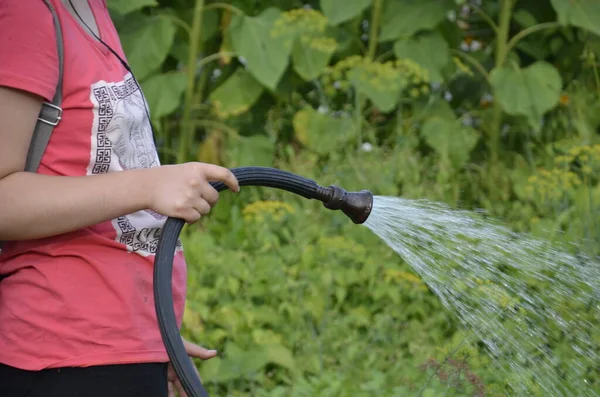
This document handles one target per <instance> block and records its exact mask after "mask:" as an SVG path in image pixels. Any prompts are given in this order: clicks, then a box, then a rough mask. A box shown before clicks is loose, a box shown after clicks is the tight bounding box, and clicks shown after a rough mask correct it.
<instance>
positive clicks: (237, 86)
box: [209, 68, 264, 119]
mask: <svg viewBox="0 0 600 397" xmlns="http://www.w3.org/2000/svg"><path fill="white" fill-rule="evenodd" d="M263 91H264V88H263V86H261V85H260V83H259V82H258V81H256V79H255V78H254V77H252V75H251V74H250V73H249V72H248V71H247V70H246V69H244V68H238V69H237V70H236V71H235V72H234V73H233V74H232V75H231V76H229V78H227V80H225V82H223V83H222V84H221V85H220V86H218V87H217V88H216V89H215V90H214V91H213V92H211V94H210V96H209V99H210V100H211V102H212V103H213V105H214V107H215V111H216V112H217V115H218V116H219V117H220V118H222V119H224V118H227V117H231V116H237V115H240V114H242V113H245V112H247V111H248V109H250V107H251V106H252V105H254V103H256V101H257V100H258V98H259V97H260V95H261V94H262V93H263Z"/></svg>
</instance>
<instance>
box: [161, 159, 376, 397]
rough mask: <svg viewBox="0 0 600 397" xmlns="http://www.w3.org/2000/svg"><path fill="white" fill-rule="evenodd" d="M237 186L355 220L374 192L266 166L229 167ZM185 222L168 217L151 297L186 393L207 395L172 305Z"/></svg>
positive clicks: (367, 210)
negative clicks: (316, 204)
mask: <svg viewBox="0 0 600 397" xmlns="http://www.w3.org/2000/svg"><path fill="white" fill-rule="evenodd" d="M231 171H232V172H233V174H234V175H235V177H236V178H237V180H238V183H239V185H240V186H262V187H270V188H275V189H280V190H285V191H288V192H290V193H295V194H297V195H299V196H302V197H304V198H306V199H314V200H319V201H321V202H322V203H323V206H324V207H325V208H327V209H330V210H341V211H342V212H343V213H344V214H345V215H346V216H347V217H348V218H350V219H351V220H352V222H354V223H355V224H362V223H364V222H365V221H366V220H367V218H368V217H369V215H370V214H371V210H372V208H373V194H372V193H371V192H370V191H368V190H361V191H359V192H347V191H346V190H344V189H343V188H341V187H339V186H329V187H324V186H320V185H318V184H317V183H316V182H315V181H313V180H310V179H307V178H304V177H302V176H299V175H296V174H293V173H290V172H287V171H282V170H279V169H276V168H268V167H240V168H234V169H232V170H231ZM211 185H212V186H213V187H214V188H215V189H216V190H217V191H218V192H221V191H223V190H226V189H227V186H226V185H225V184H224V183H222V182H211ZM184 225H185V222H184V221H183V220H182V219H177V218H168V219H167V221H166V223H165V225H164V228H163V232H162V235H161V237H160V240H159V242H158V248H157V251H156V257H155V260H154V301H155V308H156V315H157V318H158V325H159V328H160V333H161V336H162V339H163V342H164V344H165V347H166V349H167V354H168V356H169V359H170V360H171V363H172V364H173V367H174V369H175V372H176V373H177V376H178V377H179V379H180V381H181V384H182V386H183V388H184V390H185V391H186V393H187V395H188V397H208V393H207V392H206V390H205V388H204V386H203V385H202V382H201V381H200V378H199V377H198V376H197V374H196V369H195V367H194V363H193V362H192V360H191V359H190V358H189V357H188V355H187V353H186V351H185V347H184V345H183V341H182V340H181V335H180V333H179V328H178V327H177V320H176V317H175V310H174V308H173V292H172V284H171V283H172V272H173V256H174V255H175V249H176V246H177V240H178V239H179V234H180V233H181V230H182V229H183V226H184Z"/></svg>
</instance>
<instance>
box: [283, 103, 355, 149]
mask: <svg viewBox="0 0 600 397" xmlns="http://www.w3.org/2000/svg"><path fill="white" fill-rule="evenodd" d="M293 125H294V132H295V133H296V137H297V139H298V140H299V141H300V142H301V143H302V144H303V145H305V146H307V147H308V148H310V149H311V150H314V151H315V152H316V153H319V154H323V155H325V154H329V153H332V152H335V151H337V150H339V148H340V147H341V145H343V144H345V143H346V142H348V141H349V140H350V139H352V138H353V137H354V136H356V128H355V125H354V121H353V120H352V119H350V118H336V117H332V116H330V115H327V114H322V113H320V112H318V111H316V110H314V109H313V108H304V109H301V110H299V111H298V112H297V113H296V114H295V115H294V118H293Z"/></svg>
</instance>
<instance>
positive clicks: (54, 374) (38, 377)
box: [0, 364, 167, 397]
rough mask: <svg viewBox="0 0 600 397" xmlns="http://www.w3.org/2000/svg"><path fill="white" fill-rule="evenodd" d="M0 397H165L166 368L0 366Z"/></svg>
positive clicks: (161, 366)
mask: <svg viewBox="0 0 600 397" xmlns="http://www.w3.org/2000/svg"><path fill="white" fill-rule="evenodd" d="M0 396H2V397H167V364H121V365H103V366H97V367H86V368H71V367H69V368H60V369H45V370H42V371H24V370H21V369H17V368H14V367H9V366H7V365H3V364H0Z"/></svg>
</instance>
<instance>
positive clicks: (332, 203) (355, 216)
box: [317, 185, 373, 224]
mask: <svg viewBox="0 0 600 397" xmlns="http://www.w3.org/2000/svg"><path fill="white" fill-rule="evenodd" d="M317 199H319V200H321V201H322V202H323V206H324V207H325V208H327V209H330V210H342V212H343V213H344V214H346V216H347V217H348V218H350V219H351V220H352V222H354V223H356V224H361V223H364V222H365V221H366V220H367V218H368V217H369V215H370V214H371V209H372V208H373V193H371V192H370V191H368V190H361V191H359V192H347V191H346V190H344V189H342V188H341V187H339V186H334V185H332V186H329V187H322V186H319V187H318V189H317Z"/></svg>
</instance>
